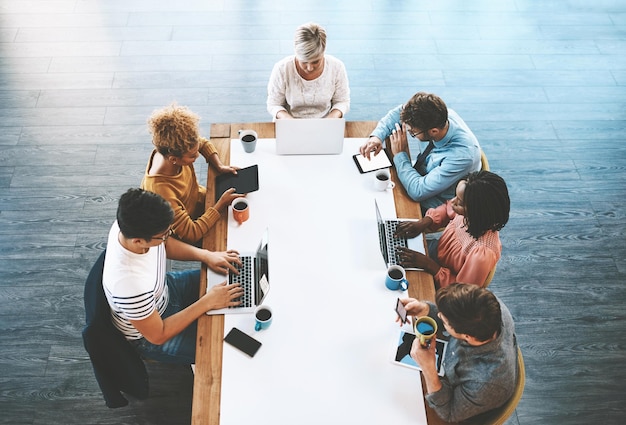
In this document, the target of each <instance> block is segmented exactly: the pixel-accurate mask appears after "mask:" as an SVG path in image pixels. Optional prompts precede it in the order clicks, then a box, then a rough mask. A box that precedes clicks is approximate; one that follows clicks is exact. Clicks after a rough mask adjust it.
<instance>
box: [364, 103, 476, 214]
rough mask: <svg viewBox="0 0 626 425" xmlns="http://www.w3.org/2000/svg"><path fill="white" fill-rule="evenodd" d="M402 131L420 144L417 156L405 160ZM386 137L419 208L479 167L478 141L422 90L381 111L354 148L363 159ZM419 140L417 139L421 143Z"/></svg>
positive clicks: (449, 192)
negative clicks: (402, 101)
mask: <svg viewBox="0 0 626 425" xmlns="http://www.w3.org/2000/svg"><path fill="white" fill-rule="evenodd" d="M407 133H408V134H409V136H410V137H412V138H413V139H415V140H417V141H418V142H420V143H419V145H420V155H419V156H418V157H417V159H416V160H415V162H414V163H413V162H412V161H411V154H410V152H409V143H408V139H407ZM387 138H389V141H390V145H391V146H390V148H391V154H392V155H393V162H394V164H395V167H396V171H397V172H398V178H399V179H400V182H401V183H402V185H403V186H404V188H405V189H406V191H407V194H408V195H409V196H410V197H411V198H412V199H413V200H415V201H418V202H420V205H421V207H422V212H425V211H426V210H427V209H428V208H435V207H437V206H438V205H441V204H443V203H445V202H446V201H447V200H449V199H452V198H453V197H454V190H455V187H456V184H457V182H458V181H459V180H460V179H461V178H462V177H464V176H465V175H467V174H469V173H471V172H473V171H479V170H480V145H479V144H478V140H477V139H476V136H474V134H473V133H472V131H471V130H470V129H469V128H468V126H467V124H465V122H464V121H463V119H461V117H460V116H459V115H458V114H457V113H456V112H454V111H453V110H452V109H449V108H448V107H447V106H446V104H445V103H444V101H443V100H442V99H441V98H440V97H438V96H436V95H434V94H429V93H424V92H419V93H416V94H415V95H414V96H413V97H412V98H411V99H410V100H409V101H408V102H407V103H406V104H405V105H400V106H398V107H396V108H394V109H392V110H391V111H389V112H388V113H387V115H385V116H384V117H383V118H382V119H381V120H380V121H379V122H378V125H377V126H376V128H375V129H374V131H373V132H372V134H371V136H370V137H369V139H368V140H367V142H366V143H364V144H363V145H362V146H361V148H360V152H361V154H362V155H363V156H365V157H366V158H370V155H371V154H372V153H373V154H374V155H378V153H379V152H380V151H381V150H382V148H383V141H384V140H385V139H387ZM422 142H423V143H422Z"/></svg>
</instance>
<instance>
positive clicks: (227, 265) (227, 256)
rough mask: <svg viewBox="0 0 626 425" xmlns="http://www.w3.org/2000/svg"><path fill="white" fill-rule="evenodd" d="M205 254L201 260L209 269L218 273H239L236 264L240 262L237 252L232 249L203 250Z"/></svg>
mask: <svg viewBox="0 0 626 425" xmlns="http://www.w3.org/2000/svg"><path fill="white" fill-rule="evenodd" d="M205 253H206V256H205V258H204V259H203V260H202V262H203V263H204V264H206V265H207V266H208V267H209V268H210V269H211V270H213V271H214V272H216V273H219V274H224V275H225V274H227V273H228V272H229V271H231V272H233V273H239V272H238V271H237V267H235V266H236V265H240V264H241V260H240V259H239V253H238V252H237V251H235V250H234V249H229V250H228V251H221V252H212V251H209V250H205Z"/></svg>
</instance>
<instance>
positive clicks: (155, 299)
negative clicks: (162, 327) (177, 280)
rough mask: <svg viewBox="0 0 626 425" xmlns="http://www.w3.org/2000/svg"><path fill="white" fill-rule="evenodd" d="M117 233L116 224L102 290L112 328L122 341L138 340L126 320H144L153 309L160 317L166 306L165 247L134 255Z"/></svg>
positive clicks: (105, 262) (167, 298) (136, 332)
mask: <svg viewBox="0 0 626 425" xmlns="http://www.w3.org/2000/svg"><path fill="white" fill-rule="evenodd" d="M119 233H120V228H119V226H118V224H117V221H116V222H115V223H113V226H111V230H110V231H109V238H108V243H107V251H106V256H105V259H104V271H103V274H102V286H103V287H104V293H105V294H106V297H107V301H108V302H109V306H110V307H111V317H112V320H113V324H114V325H115V327H116V328H117V329H119V330H120V332H122V333H123V334H124V336H125V337H126V339H140V338H142V337H143V335H142V334H141V333H140V332H139V331H137V329H135V328H134V327H133V325H131V323H130V321H129V319H131V320H143V319H146V318H148V316H150V315H151V314H152V312H153V311H154V310H155V309H156V310H157V311H158V312H159V314H160V315H162V314H163V313H164V312H165V309H166V308H167V304H168V302H169V292H168V290H167V284H166V283H165V273H166V256H165V244H160V245H159V246H156V247H152V248H150V249H149V250H148V252H147V253H145V254H135V253H134V252H131V251H129V250H127V249H126V248H124V247H123V246H122V245H121V244H120V242H119V240H118V235H119Z"/></svg>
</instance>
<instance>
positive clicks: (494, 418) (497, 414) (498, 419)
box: [461, 347, 526, 425]
mask: <svg viewBox="0 0 626 425" xmlns="http://www.w3.org/2000/svg"><path fill="white" fill-rule="evenodd" d="M525 384H526V369H525V368H524V358H523V357H522V350H520V348H519V347H517V384H516V385H515V391H514V392H513V395H512V396H511V398H510V399H509V400H508V401H507V402H506V403H504V404H503V405H502V406H500V407H498V408H497V409H493V410H490V411H489V412H485V413H483V414H480V415H478V416H475V417H474V418H471V419H468V420H466V421H463V422H461V424H462V425H502V424H504V423H505V422H506V420H507V419H508V418H509V417H510V416H511V415H512V414H513V412H515V409H516V408H517V405H518V404H519V401H520V399H521V398H522V394H524V385H525Z"/></svg>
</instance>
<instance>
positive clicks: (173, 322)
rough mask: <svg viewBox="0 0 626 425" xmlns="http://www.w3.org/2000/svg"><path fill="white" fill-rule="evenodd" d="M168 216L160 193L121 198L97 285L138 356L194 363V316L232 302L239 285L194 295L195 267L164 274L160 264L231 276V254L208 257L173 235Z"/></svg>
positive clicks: (235, 260) (132, 193) (233, 259)
mask: <svg viewBox="0 0 626 425" xmlns="http://www.w3.org/2000/svg"><path fill="white" fill-rule="evenodd" d="M173 220H174V212H173V211H172V207H171V206H170V204H169V202H167V201H166V200H165V199H163V198H162V197H161V196H159V195H157V194H155V193H152V192H148V191H145V190H142V189H129V190H128V191H127V192H126V193H124V194H123V195H122V196H121V197H120V200H119V204H118V209H117V220H116V221H115V222H114V223H113V226H112V227H111V230H110V231H109V237H108V242H107V251H106V256H105V260H104V271H103V275H102V285H103V287H104V292H105V294H106V297H107V301H108V302H109V306H110V307H111V317H112V322H113V324H114V325H115V327H116V328H117V329H118V330H119V331H120V332H121V333H122V334H123V335H124V336H125V337H126V339H127V340H129V341H130V343H131V344H132V345H133V346H134V347H135V348H136V349H137V350H138V351H139V352H140V354H141V355H142V356H144V357H148V358H152V359H154V360H157V361H164V362H170V363H183V364H191V363H195V351H196V330H197V326H196V319H197V318H198V317H200V316H201V315H203V314H205V313H206V312H207V311H209V310H212V309H219V308H224V307H228V306H235V305H238V304H239V302H238V301H235V299H237V298H238V297H240V296H241V295H242V294H243V290H242V289H241V287H240V286H239V285H226V282H223V283H222V284H220V285H216V286H214V287H212V288H211V290H209V291H208V292H207V293H206V294H205V295H203V296H202V297H200V298H198V295H199V292H200V287H199V285H200V270H199V269H195V270H185V271H178V272H167V273H166V259H168V258H169V259H173V260H180V261H200V262H203V263H204V264H206V265H207V266H208V267H209V268H211V269H212V270H214V271H216V272H218V273H221V274H226V273H228V271H233V272H235V273H236V272H237V269H236V267H235V266H234V264H241V262H240V260H239V255H238V253H237V251H234V250H228V251H225V252H211V251H208V250H205V249H201V248H198V247H195V246H193V245H189V244H187V243H185V242H182V241H181V240H179V239H177V238H176V237H172V236H174V232H173V230H172V228H171V225H172V222H173Z"/></svg>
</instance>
